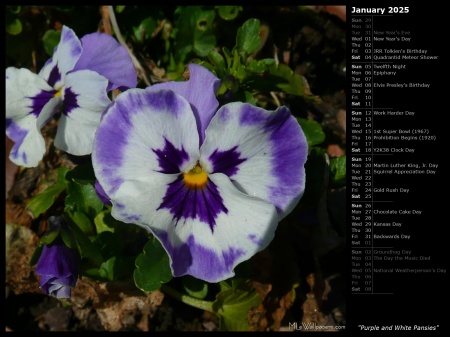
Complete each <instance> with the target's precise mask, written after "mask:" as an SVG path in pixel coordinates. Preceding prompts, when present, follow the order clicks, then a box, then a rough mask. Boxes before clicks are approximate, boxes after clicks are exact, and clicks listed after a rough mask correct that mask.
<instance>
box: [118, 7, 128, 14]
mask: <svg viewBox="0 0 450 337" xmlns="http://www.w3.org/2000/svg"><path fill="white" fill-rule="evenodd" d="M125 7H127V6H116V12H117V13H122V12H123V10H124V9H125Z"/></svg>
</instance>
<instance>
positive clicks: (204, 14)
mask: <svg viewBox="0 0 450 337" xmlns="http://www.w3.org/2000/svg"><path fill="white" fill-rule="evenodd" d="M176 14H178V20H177V22H176V26H177V28H178V30H177V34H176V36H175V43H176V47H177V49H176V50H177V61H178V62H184V60H185V58H186V56H187V55H188V54H189V53H190V52H194V53H195V54H197V55H198V56H200V57H206V56H207V55H208V53H209V52H210V51H211V50H212V49H213V48H214V47H215V45H216V37H215V35H214V33H213V30H212V24H213V22H214V18H215V15H216V14H215V11H214V9H210V7H203V6H180V7H178V8H177V11H176Z"/></svg>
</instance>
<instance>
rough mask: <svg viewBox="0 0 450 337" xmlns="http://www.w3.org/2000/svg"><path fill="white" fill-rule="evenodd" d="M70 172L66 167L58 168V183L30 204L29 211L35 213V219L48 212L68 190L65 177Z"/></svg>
mask: <svg viewBox="0 0 450 337" xmlns="http://www.w3.org/2000/svg"><path fill="white" fill-rule="evenodd" d="M68 171H69V169H68V168H66V167H60V168H58V169H57V172H58V178H57V180H56V182H55V183H54V184H53V185H50V186H48V187H47V188H46V189H45V190H43V191H42V192H41V193H39V194H38V195H36V196H35V197H34V198H33V199H31V201H30V202H29V203H28V205H27V209H28V210H30V211H31V212H32V213H33V216H34V217H35V218H37V217H38V216H39V215H41V214H43V213H44V212H46V211H47V210H48V209H49V208H50V207H51V206H52V205H53V203H54V202H55V200H56V198H57V197H58V196H59V195H60V194H61V192H62V191H64V190H65V189H66V187H67V181H66V179H65V176H66V173H67V172H68Z"/></svg>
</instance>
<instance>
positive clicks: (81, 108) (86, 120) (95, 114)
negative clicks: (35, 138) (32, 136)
mask: <svg viewBox="0 0 450 337" xmlns="http://www.w3.org/2000/svg"><path fill="white" fill-rule="evenodd" d="M107 85H108V80H107V79H106V78H104V77H103V76H101V75H99V74H97V73H96V72H94V71H91V70H81V71H75V72H73V73H70V74H67V76H66V81H65V86H64V89H63V90H64V93H63V99H64V104H63V113H62V115H61V118H60V120H59V125H58V131H57V133H56V137H55V146H56V147H57V148H59V149H61V150H64V151H66V152H68V153H70V154H73V155H77V156H82V155H88V154H91V153H92V144H93V141H94V135H95V131H96V130H97V127H98V125H99V123H100V118H101V115H102V113H103V111H105V109H106V108H107V107H108V105H109V104H111V101H110V100H109V98H108V96H107V92H106V87H107Z"/></svg>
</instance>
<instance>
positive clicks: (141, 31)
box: [133, 17, 157, 43]
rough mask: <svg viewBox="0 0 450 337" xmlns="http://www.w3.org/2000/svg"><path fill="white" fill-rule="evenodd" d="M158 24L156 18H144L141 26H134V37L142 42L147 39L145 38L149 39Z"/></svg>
mask: <svg viewBox="0 0 450 337" xmlns="http://www.w3.org/2000/svg"><path fill="white" fill-rule="evenodd" d="M156 26H157V23H156V20H155V19H153V18H152V17H148V18H146V19H144V20H142V22H141V24H140V25H139V27H133V31H134V37H135V38H136V40H138V41H139V42H141V43H142V42H144V41H145V39H148V38H149V37H150V36H152V33H153V31H154V30H155V28H156Z"/></svg>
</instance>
